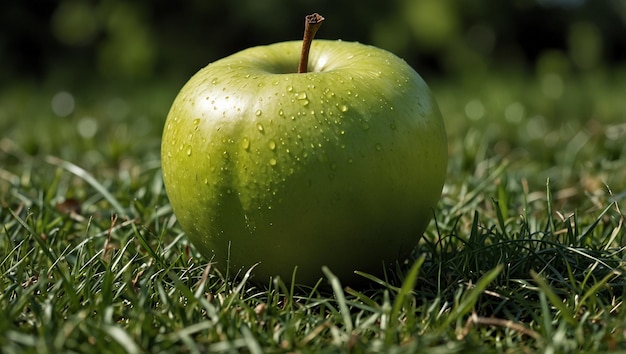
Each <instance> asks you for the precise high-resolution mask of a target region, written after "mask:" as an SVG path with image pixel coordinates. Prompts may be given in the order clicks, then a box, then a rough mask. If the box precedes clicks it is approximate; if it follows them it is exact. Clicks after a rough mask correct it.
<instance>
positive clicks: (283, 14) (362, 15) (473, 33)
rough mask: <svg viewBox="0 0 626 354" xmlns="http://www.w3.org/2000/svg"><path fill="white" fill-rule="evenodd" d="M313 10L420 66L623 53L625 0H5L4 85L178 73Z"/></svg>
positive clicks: (284, 33)
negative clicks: (26, 81) (23, 82)
mask: <svg viewBox="0 0 626 354" xmlns="http://www.w3.org/2000/svg"><path fill="white" fill-rule="evenodd" d="M315 11H317V12H320V13H322V14H323V15H324V16H325V17H326V18H327V19H328V21H327V22H326V23H325V24H324V27H323V30H322V31H320V33H319V37H320V38H332V39H334V38H341V39H344V40H354V41H360V42H364V43H369V44H374V45H376V46H379V47H382V48H384V49H387V50H390V51H392V52H394V53H396V54H398V55H400V56H402V57H404V58H405V59H406V60H407V61H408V62H409V63H411V64H412V65H413V66H415V67H417V68H419V69H420V72H423V73H424V74H425V75H431V74H432V75H439V76H442V77H447V78H451V77H456V76H465V75H470V76H475V75H483V74H484V73H485V72H487V71H490V70H492V69H493V68H494V67H496V68H498V69H508V70H523V71H533V70H536V69H542V68H541V66H542V65H543V66H545V65H562V66H564V67H563V68H560V69H561V70H591V69H594V68H598V67H601V66H605V65H614V64H622V62H623V61H624V59H626V40H625V38H624V37H625V36H624V34H625V32H624V29H625V23H626V1H623V0H593V1H592V0H586V1H585V0H512V1H499V0H390V1H376V0H362V1H342V2H339V1H333V0H317V1H313V0H291V1H284V0H264V1H256V0H239V1H219V0H213V1H202V0H196V1H193V0H191V1H180V2H172V1H162V0H156V1H132V2H129V1H123V0H105V1H85V0H62V1H46V0H39V1H28V0H27V1H15V0H7V1H3V2H2V3H1V4H0V30H1V34H0V53H2V55H1V56H0V65H1V67H2V86H3V88H6V86H8V85H11V84H12V83H14V82H16V81H23V80H31V81H36V82H42V81H43V82H46V83H50V85H63V86H66V87H68V88H77V89H83V88H84V87H85V86H93V85H98V83H101V82H103V81H104V82H106V83H107V84H110V83H113V84H115V85H122V84H137V83H141V82H145V81H150V80H158V81H160V82H162V81H164V80H173V81H174V84H177V83H180V81H182V80H184V79H185V78H187V77H189V75H191V74H192V73H193V72H195V71H196V70H197V69H198V68H200V67H202V66H204V65H206V64H207V63H208V62H210V61H212V60H215V59H217V58H220V57H223V56H226V55H228V54H231V53H233V52H236V51H238V50H241V49H244V48H247V47H250V46H254V45H260V44H267V43H272V42H277V41H284V40H290V39H299V38H300V37H301V32H302V22H303V20H302V17H303V16H304V15H305V14H308V13H311V12H315ZM176 81H177V82H176Z"/></svg>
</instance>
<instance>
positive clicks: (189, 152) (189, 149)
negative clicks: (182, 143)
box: [185, 146, 191, 156]
mask: <svg viewBox="0 0 626 354" xmlns="http://www.w3.org/2000/svg"><path fill="white" fill-rule="evenodd" d="M185 152H186V153H187V156H191V146H189V147H187V151H185Z"/></svg>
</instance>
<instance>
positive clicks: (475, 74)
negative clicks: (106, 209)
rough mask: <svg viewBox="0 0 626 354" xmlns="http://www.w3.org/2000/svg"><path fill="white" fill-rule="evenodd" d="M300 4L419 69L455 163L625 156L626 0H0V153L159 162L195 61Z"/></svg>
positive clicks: (330, 27)
mask: <svg viewBox="0 0 626 354" xmlns="http://www.w3.org/2000/svg"><path fill="white" fill-rule="evenodd" d="M312 12H319V13H321V14H322V15H324V16H325V17H326V19H327V21H326V22H325V24H324V26H322V28H321V29H320V31H319V32H318V38H327V39H343V40H351V41H360V42H363V43H368V44H373V45H376V46H379V47H381V48H384V49H387V50H390V51H392V52H394V53H396V54H397V55H399V56H401V57H403V58H405V59H406V60H407V62H409V64H411V65H412V66H413V67H414V68H415V69H416V70H417V71H418V72H419V73H420V74H421V75H422V76H423V77H424V78H425V79H426V81H427V82H428V83H429V84H430V86H431V88H432V89H433V91H434V93H435V96H436V97H437V99H438V101H439V103H440V106H441V109H442V112H443V114H444V118H445V120H446V124H447V127H448V133H449V136H450V153H451V155H453V156H455V155H458V156H461V157H460V158H459V159H457V160H455V161H453V162H452V163H453V164H455V163H456V164H460V165H461V166H460V167H461V168H468V169H474V168H476V164H477V161H480V160H481V159H484V158H485V157H489V156H503V157H506V158H512V159H515V158H518V157H521V158H523V157H526V158H528V157H529V156H530V158H531V159H539V160H542V161H544V162H545V163H547V164H555V165H556V164H558V165H559V166H561V167H562V166H566V167H565V169H566V170H567V166H574V164H576V163H579V162H580V161H583V162H584V163H588V164H590V169H591V170H595V171H600V170H604V171H607V170H609V171H611V169H610V166H612V165H609V167H607V166H606V164H607V163H609V164H610V163H611V162H614V161H619V160H620V159H625V158H626V152H625V148H624V146H625V145H626V125H624V124H625V123H624V122H626V103H625V101H626V40H625V39H624V38H626V36H625V34H626V31H625V29H626V0H587V1H585V0H510V1H503V0H389V1H381V0H359V1H354V0H351V1H341V2H340V1H336V0H316V1H313V0H290V1H285V0H263V1H260V0H240V1H225V0H211V1H206V0H190V1H177V2H175V1H163V0H154V1H147V0H143V1H132V2H130V1H123V0H103V1H86V0H62V1H45V0H40V1H34V0H33V1H28V0H23V1H17V0H6V1H2V2H1V3H0V68H1V69H0V134H1V138H2V143H1V144H0V148H1V149H0V157H3V161H2V162H0V163H1V164H2V165H3V166H5V168H6V166H10V163H9V162H7V161H8V159H9V158H10V157H11V155H12V154H11V153H8V151H14V150H15V149H14V148H15V147H16V146H17V147H18V148H19V149H20V150H21V151H23V152H24V153H25V154H27V155H41V154H55V155H58V156H60V157H62V158H64V159H68V160H70V161H74V162H76V163H79V164H81V165H82V166H85V167H86V168H92V167H94V166H98V165H102V164H104V165H107V166H109V165H111V164H113V165H114V166H113V167H119V165H120V164H123V163H124V161H126V160H125V158H127V157H128V156H132V157H133V158H134V159H145V160H149V159H152V160H158V153H159V144H160V132H161V129H162V125H163V122H164V120H165V116H166V114H167V111H168V109H169V106H170V104H171V102H172V100H173V99H174V96H175V95H176V93H177V92H178V90H179V89H180V88H181V87H182V85H183V84H184V83H185V82H186V81H187V79H188V78H189V77H190V76H191V75H192V74H193V73H195V72H196V71H197V70H199V69H200V68H201V67H203V66H205V65H207V64H208V63H210V62H212V61H214V60H216V59H219V58H221V57H224V56H227V55H229V54H231V53H234V52H236V51H239V50H241V49H244V48H247V47H250V46H255V45H262V44H269V43H273V42H278V41H285V40H292V39H300V38H301V36H302V29H303V18H304V16H305V15H306V14H309V13H312ZM590 141H593V142H594V144H588V143H589V142H590ZM69 142H71V144H70V143H69ZM9 145H10V146H11V147H9ZM77 147H78V148H77ZM598 147H600V148H601V149H602V153H601V154H597V151H596V150H597V149H598ZM2 151H4V153H2ZM597 155H601V156H602V158H601V159H600V158H597V159H596V158H595V156H597ZM116 164H117V165H116ZM542 166H544V167H545V164H544V165H542ZM620 166H621V165H620ZM0 167H1V166H0ZM457 167H458V166H457ZM544 167H538V169H541V170H542V171H543V172H542V173H541V174H538V175H537V176H536V177H537V181H542V180H543V182H545V177H550V173H551V172H550V171H547V172H546V171H544V170H545V168H544ZM620 168H621V167H620ZM614 172H615V170H612V172H611V173H612V175H615V173H614ZM524 173H528V170H525V172H524ZM624 174H625V173H624V171H622V170H618V171H617V177H611V178H614V179H616V178H623V177H624V176H623V175H624ZM557 175H558V177H559V178H565V179H567V178H569V176H568V174H567V171H565V172H563V168H561V169H560V170H559V173H558V174H557ZM543 182H541V183H543ZM538 183H539V182H538Z"/></svg>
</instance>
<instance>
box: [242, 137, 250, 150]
mask: <svg viewBox="0 0 626 354" xmlns="http://www.w3.org/2000/svg"><path fill="white" fill-rule="evenodd" d="M241 147H242V148H243V149H244V150H249V149H250V139H248V138H243V140H242V141H241Z"/></svg>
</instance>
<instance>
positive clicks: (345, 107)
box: [339, 104, 348, 112]
mask: <svg viewBox="0 0 626 354" xmlns="http://www.w3.org/2000/svg"><path fill="white" fill-rule="evenodd" d="M339 110H340V111H342V112H347V111H348V106H346V105H345V104H342V105H341V106H339Z"/></svg>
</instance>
